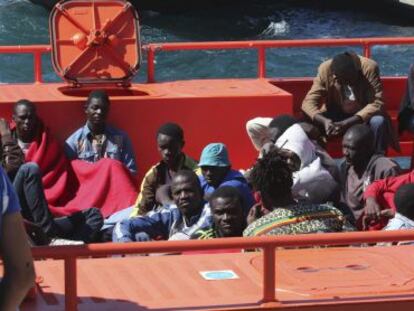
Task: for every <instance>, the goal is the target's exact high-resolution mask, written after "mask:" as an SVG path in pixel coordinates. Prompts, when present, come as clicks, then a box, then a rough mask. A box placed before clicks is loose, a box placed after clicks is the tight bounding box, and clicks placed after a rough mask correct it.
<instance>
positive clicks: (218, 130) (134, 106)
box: [0, 79, 293, 179]
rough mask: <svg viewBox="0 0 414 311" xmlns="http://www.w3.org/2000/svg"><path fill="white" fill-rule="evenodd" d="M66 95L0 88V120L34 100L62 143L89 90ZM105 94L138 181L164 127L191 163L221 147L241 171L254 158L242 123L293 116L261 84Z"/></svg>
mask: <svg viewBox="0 0 414 311" xmlns="http://www.w3.org/2000/svg"><path fill="white" fill-rule="evenodd" d="M69 90H70V89H68V88H65V87H64V85H62V84H40V85H13V86H12V85H0V116H1V117H6V118H7V119H10V117H11V109H12V104H13V103H14V102H15V101H17V100H18V99H21V98H27V99H29V100H32V101H33V102H35V103H36V105H37V106H38V112H39V115H40V116H41V117H42V118H43V119H44V121H45V123H46V124H47V125H48V126H49V127H50V128H51V129H52V133H54V135H55V136H56V137H57V138H58V139H59V140H60V141H61V142H62V143H63V141H64V139H65V138H67V137H68V136H69V134H70V133H72V132H73V131H74V130H75V129H77V128H78V127H80V126H81V125H82V124H83V123H84V122H85V117H84V112H83V103H84V101H85V96H86V95H87V94H88V90H86V91H85V89H76V88H75V89H73V90H72V91H69ZM62 91H63V92H64V93H66V95H65V94H64V93H62ZM108 93H109V94H110V95H111V94H114V95H113V96H111V102H112V106H111V112H110V115H109V122H110V123H111V124H113V125H115V126H117V127H119V128H121V129H123V130H125V131H126V132H127V133H128V134H129V136H130V138H131V140H132V143H133V146H134V151H135V155H136V157H137V163H138V170H139V174H138V177H139V179H140V178H142V177H143V175H144V174H145V172H146V171H147V170H148V169H149V168H150V167H151V166H152V165H154V164H155V163H156V162H158V161H159V155H158V152H157V147H156V141H155V135H156V131H157V129H158V127H159V126H160V125H161V124H163V123H165V122H169V121H171V122H177V123H179V124H180V125H181V126H182V127H183V129H184V132H185V140H186V146H185V148H184V150H185V152H187V153H188V154H189V155H191V156H192V157H194V158H195V159H198V158H199V156H200V153H201V150H202V148H203V147H204V146H205V145H207V144H208V143H211V142H219V141H220V142H223V143H225V144H226V145H227V146H228V149H229V153H230V160H231V162H232V165H233V167H234V168H236V169H239V168H248V167H249V166H250V165H251V164H252V163H253V162H254V160H255V158H256V157H257V152H256V151H255V150H254V148H253V146H252V144H251V143H250V141H249V138H248V136H247V134H246V132H245V124H246V122H247V121H248V120H249V119H251V118H254V117H256V116H258V115H262V116H273V115H276V114H278V113H288V114H291V113H293V110H292V95H291V94H289V93H287V92H285V91H283V90H281V89H280V88H278V87H275V86H274V85H272V84H270V83H268V82H267V80H264V79H263V80H262V79H246V80H243V79H240V80H236V79H233V80H232V79H229V80H192V81H177V82H168V83H157V84H134V85H133V86H132V88H130V89H122V88H121V89H108ZM137 94H138V95H137ZM139 94H141V95H139Z"/></svg>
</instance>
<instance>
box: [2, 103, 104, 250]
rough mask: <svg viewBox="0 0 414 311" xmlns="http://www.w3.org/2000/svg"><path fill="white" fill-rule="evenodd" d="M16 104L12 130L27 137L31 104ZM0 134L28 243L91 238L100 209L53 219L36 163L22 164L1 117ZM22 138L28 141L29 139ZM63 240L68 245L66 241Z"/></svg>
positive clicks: (32, 125)
mask: <svg viewBox="0 0 414 311" xmlns="http://www.w3.org/2000/svg"><path fill="white" fill-rule="evenodd" d="M20 103H21V104H19V105H17V106H16V107H15V112H14V116H13V119H14V121H15V123H16V131H18V132H19V134H20V137H30V135H29V134H28V133H26V132H27V131H29V130H33V129H35V128H36V124H35V123H36V122H37V118H36V110H35V106H34V105H33V104H31V103H25V104H22V102H20ZM23 103H24V102H23ZM0 135H1V144H0V157H1V166H2V167H3V169H4V170H5V171H6V173H7V175H8V177H9V178H10V180H12V182H13V186H14V189H15V191H16V193H17V196H18V200H19V202H20V206H21V213H22V215H23V217H24V219H25V220H26V225H27V230H28V233H29V235H30V237H31V239H32V242H33V243H35V244H36V245H45V244H49V243H52V244H57V243H62V242H63V241H61V240H57V239H58V238H59V239H62V238H63V239H71V240H81V241H83V242H91V241H94V240H95V236H96V234H98V232H99V229H100V228H101V226H102V224H103V218H102V215H101V213H100V211H99V210H98V209H96V208H89V209H86V210H84V211H80V212H75V213H73V214H72V215H70V216H64V217H58V218H53V216H52V213H51V212H50V210H49V205H48V202H47V200H46V197H45V193H44V189H43V184H42V176H41V172H40V169H39V166H38V165H37V164H36V163H34V162H27V163H25V158H24V153H23V151H22V149H21V148H20V147H19V145H18V143H17V141H16V139H15V138H14V137H13V136H12V132H11V130H10V128H9V125H8V123H7V121H6V120H4V119H0ZM26 141H27V142H29V139H27V140H26ZM27 222H29V223H27ZM65 243H66V244H68V243H69V241H65Z"/></svg>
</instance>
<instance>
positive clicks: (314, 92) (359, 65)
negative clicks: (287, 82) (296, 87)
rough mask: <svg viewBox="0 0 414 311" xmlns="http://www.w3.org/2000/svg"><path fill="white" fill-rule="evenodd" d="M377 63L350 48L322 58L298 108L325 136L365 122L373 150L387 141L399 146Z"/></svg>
mask: <svg viewBox="0 0 414 311" xmlns="http://www.w3.org/2000/svg"><path fill="white" fill-rule="evenodd" d="M382 92H383V88H382V83H381V80H380V71H379V68H378V65H377V63H376V62H375V61H373V60H372V59H369V58H366V57H363V56H359V55H357V54H355V53H353V52H345V53H341V54H338V55H336V56H335V57H334V58H333V59H330V60H327V61H325V62H323V63H322V64H321V65H320V66H319V69H318V74H317V76H316V78H315V79H314V80H313V85H312V87H311V89H310V90H309V92H308V94H307V95H306V97H305V99H304V100H303V102H302V111H303V112H304V113H305V114H306V115H307V116H308V117H309V118H310V120H311V121H312V122H313V123H314V124H316V125H317V126H319V127H320V129H321V130H322V131H323V132H324V134H325V135H326V136H327V137H328V138H329V137H333V136H339V135H343V134H344V133H345V132H346V130H347V129H349V128H350V127H351V126H353V125H355V124H361V123H365V124H369V126H370V127H371V129H372V131H373V132H374V141H375V151H376V152H377V153H385V151H386V150H387V147H388V145H389V144H390V145H391V146H392V147H393V148H394V149H396V150H397V151H398V150H399V145H398V140H397V139H396V138H395V135H394V132H393V130H392V126H391V123H390V119H389V116H388V115H387V114H386V112H385V109H384V99H383V94H382Z"/></svg>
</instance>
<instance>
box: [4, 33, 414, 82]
mask: <svg viewBox="0 0 414 311" xmlns="http://www.w3.org/2000/svg"><path fill="white" fill-rule="evenodd" d="M408 44H414V37H398V38H349V39H306V40H263V41H215V42H185V43H150V44H147V45H145V46H143V49H144V50H145V51H146V52H147V62H148V69H147V82H148V83H153V82H155V81H156V80H155V56H156V53H158V52H161V51H185V50H200V51H201V50H232V49H256V50H257V51H258V59H257V77H258V78H265V77H266V50H267V49H273V48H296V47H298V48H300V47H334V46H360V47H362V49H363V54H364V56H366V57H370V56H371V48H372V47H373V46H377V45H408ZM50 51H51V47H50V46H49V45H27V46H0V54H33V57H34V62H33V64H34V65H33V66H34V82H35V83H42V81H43V80H42V59H41V56H42V54H45V53H49V52H50Z"/></svg>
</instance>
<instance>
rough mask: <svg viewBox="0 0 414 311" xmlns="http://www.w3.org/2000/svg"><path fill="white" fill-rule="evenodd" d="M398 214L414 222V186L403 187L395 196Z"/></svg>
mask: <svg viewBox="0 0 414 311" xmlns="http://www.w3.org/2000/svg"><path fill="white" fill-rule="evenodd" d="M394 204H395V207H396V208H397V212H398V213H400V214H401V215H403V216H405V217H407V218H409V219H411V220H414V184H406V185H402V186H401V187H399V188H398V190H397V192H396V193H395V196H394Z"/></svg>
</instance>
